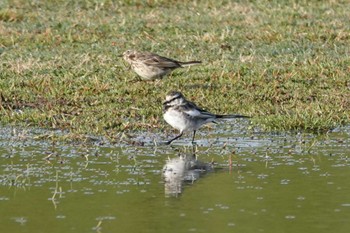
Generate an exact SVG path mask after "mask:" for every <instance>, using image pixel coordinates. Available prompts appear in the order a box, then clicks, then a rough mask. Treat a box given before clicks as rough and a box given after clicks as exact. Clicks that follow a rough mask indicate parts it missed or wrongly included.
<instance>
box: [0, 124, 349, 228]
mask: <svg viewBox="0 0 350 233" xmlns="http://www.w3.org/2000/svg"><path fill="white" fill-rule="evenodd" d="M246 128H247V127H246V126H244V125H242V126H237V125H225V126H224V125H218V126H217V127H215V131H214V129H203V130H202V131H201V132H199V133H198V136H197V139H198V140H197V146H196V148H194V149H193V148H192V146H191V144H189V143H188V142H189V140H190V137H191V135H186V137H184V138H182V139H181V140H179V141H178V142H175V143H174V145H173V146H164V145H159V144H158V145H155V143H154V141H157V140H160V139H161V138H162V137H163V138H164V137H168V136H169V137H171V136H173V135H162V134H160V135H159V134H158V135H152V134H147V133H144V134H142V135H140V136H139V137H138V138H137V140H139V141H142V142H143V143H140V145H139V146H135V145H131V144H128V143H125V144H111V143H107V142H104V141H96V143H92V144H89V145H81V144H67V143H61V142H56V143H52V142H51V141H46V140H41V139H40V137H37V139H36V140H32V138H33V137H35V135H40V134H41V133H42V131H40V130H23V129H13V128H1V129H0V131H1V132H0V133H1V136H0V157H1V160H0V232H33V233H34V232H48V231H50V232H52V233H55V232H57V233H58V232H60V233H61V232H269V233H271V232H279V233H280V232H317V233H319V232H327V233H329V232H337V233H340V232H344V233H345V232H349V231H350V221H349V219H350V195H349V194H350V182H349V177H350V161H349V160H350V146H349V145H350V127H344V128H340V129H337V130H334V131H333V132H331V133H329V134H327V135H321V136H316V135H311V134H287V133H278V134H277V133H276V134H272V133H269V134H268V133H262V132H251V131H248V130H245V129H246ZM208 134H209V135H208ZM141 145H143V146H141ZM194 152H195V155H196V157H197V160H195V159H193V154H194Z"/></svg>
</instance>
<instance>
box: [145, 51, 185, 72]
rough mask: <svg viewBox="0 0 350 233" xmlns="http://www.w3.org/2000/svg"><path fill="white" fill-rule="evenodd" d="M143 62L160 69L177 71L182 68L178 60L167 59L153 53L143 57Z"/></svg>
mask: <svg viewBox="0 0 350 233" xmlns="http://www.w3.org/2000/svg"><path fill="white" fill-rule="evenodd" d="M142 61H143V63H144V64H146V65H148V66H154V67H159V68H170V69H175V68H179V67H181V65H180V63H179V62H178V61H176V60H173V59H170V58H167V57H162V56H159V55H157V54H153V53H147V54H145V55H143V57H142Z"/></svg>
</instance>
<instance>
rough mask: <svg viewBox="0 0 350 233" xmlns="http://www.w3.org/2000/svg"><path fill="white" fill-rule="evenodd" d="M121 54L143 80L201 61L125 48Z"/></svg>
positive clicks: (158, 77) (162, 75)
mask: <svg viewBox="0 0 350 233" xmlns="http://www.w3.org/2000/svg"><path fill="white" fill-rule="evenodd" d="M121 56H122V57H123V58H124V60H125V61H126V62H127V63H129V64H130V66H131V68H132V70H134V71H135V72H136V73H137V74H138V75H139V76H140V77H141V78H142V79H143V80H155V79H161V78H163V77H164V76H165V75H167V74H169V73H170V72H171V71H173V70H175V69H177V68H182V67H185V66H190V65H195V64H200V63H202V62H201V61H187V62H182V61H177V60H174V59H171V58H167V57H163V56H159V55H158V54H155V53H150V52H139V51H136V50H127V51H125V52H124V53H123V55H121Z"/></svg>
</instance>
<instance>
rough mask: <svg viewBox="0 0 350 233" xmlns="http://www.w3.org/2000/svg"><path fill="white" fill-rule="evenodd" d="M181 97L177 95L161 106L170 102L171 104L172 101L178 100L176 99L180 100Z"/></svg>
mask: <svg viewBox="0 0 350 233" xmlns="http://www.w3.org/2000/svg"><path fill="white" fill-rule="evenodd" d="M180 97H181V95H177V96H175V97H174V98H172V99H170V100H168V101H165V102H164V103H163V104H168V103H170V102H173V101H174V100H176V99H178V98H180Z"/></svg>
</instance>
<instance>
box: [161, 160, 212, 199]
mask: <svg viewBox="0 0 350 233" xmlns="http://www.w3.org/2000/svg"><path fill="white" fill-rule="evenodd" d="M212 170H213V164H212V163H205V162H201V161H199V160H197V158H196V156H195V155H186V154H184V155H179V156H178V157H176V158H172V159H170V158H169V159H168V160H167V161H166V164H165V165H164V167H163V177H164V186H165V196H167V197H178V196H179V195H180V194H181V193H182V190H183V185H184V184H186V183H187V184H192V183H193V182H194V181H196V180H198V179H199V178H200V176H201V175H202V174H204V173H206V172H208V171H212Z"/></svg>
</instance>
